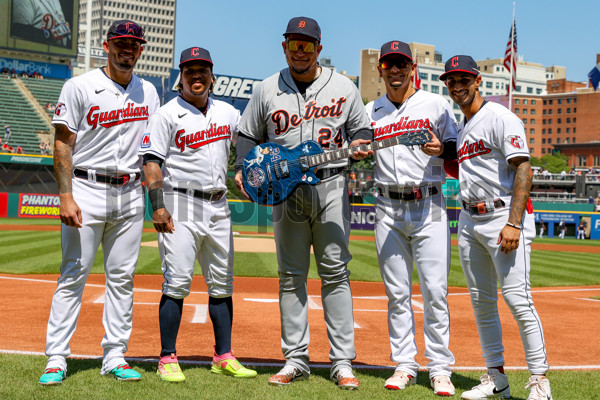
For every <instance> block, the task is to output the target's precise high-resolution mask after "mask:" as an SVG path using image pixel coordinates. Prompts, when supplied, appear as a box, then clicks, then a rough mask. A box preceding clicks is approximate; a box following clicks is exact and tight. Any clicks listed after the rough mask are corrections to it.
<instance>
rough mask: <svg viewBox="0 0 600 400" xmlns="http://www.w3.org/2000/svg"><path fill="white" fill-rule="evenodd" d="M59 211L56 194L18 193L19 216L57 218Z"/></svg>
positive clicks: (58, 201) (58, 199)
mask: <svg viewBox="0 0 600 400" xmlns="http://www.w3.org/2000/svg"><path fill="white" fill-rule="evenodd" d="M59 212H60V198H59V197H58V195H57V194H33V193H21V194H19V211H18V216H19V218H58V214H59Z"/></svg>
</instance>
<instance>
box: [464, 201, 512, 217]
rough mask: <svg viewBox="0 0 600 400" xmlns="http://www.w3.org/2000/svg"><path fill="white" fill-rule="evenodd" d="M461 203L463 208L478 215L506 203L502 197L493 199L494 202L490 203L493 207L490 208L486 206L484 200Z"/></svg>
mask: <svg viewBox="0 0 600 400" xmlns="http://www.w3.org/2000/svg"><path fill="white" fill-rule="evenodd" d="M462 204H463V208H464V209H465V210H467V211H469V212H470V213H471V214H478V215H482V214H487V213H489V212H491V211H494V210H495V209H496V208H502V207H504V206H505V205H506V204H505V203H504V201H503V200H502V199H496V200H494V203H493V204H492V205H493V208H491V209H490V208H488V206H487V204H488V203H487V202H486V201H480V202H477V203H467V202H465V201H463V202H462Z"/></svg>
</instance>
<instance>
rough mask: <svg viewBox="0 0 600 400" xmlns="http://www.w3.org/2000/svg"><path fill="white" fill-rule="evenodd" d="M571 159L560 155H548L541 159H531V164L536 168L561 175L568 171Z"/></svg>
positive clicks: (557, 153)
mask: <svg viewBox="0 0 600 400" xmlns="http://www.w3.org/2000/svg"><path fill="white" fill-rule="evenodd" d="M568 161H569V158H568V157H567V156H566V155H564V154H562V153H560V152H556V153H554V154H546V155H544V156H542V158H541V159H539V158H537V157H531V159H530V160H529V162H530V163H531V165H532V166H534V167H542V168H544V169H545V170H547V171H548V172H550V173H552V174H560V173H561V172H562V171H563V170H565V171H566V170H568Z"/></svg>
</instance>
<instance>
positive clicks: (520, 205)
mask: <svg viewBox="0 0 600 400" xmlns="http://www.w3.org/2000/svg"><path fill="white" fill-rule="evenodd" d="M511 166H513V168H514V167H516V170H517V171H516V173H515V182H514V184H513V198H512V204H511V207H510V215H509V217H508V221H509V222H511V223H513V224H515V225H520V224H521V220H522V219H523V212H525V207H527V200H528V199H529V192H530V191H531V182H532V180H533V172H532V171H531V164H529V161H518V160H515V162H512V160H511Z"/></svg>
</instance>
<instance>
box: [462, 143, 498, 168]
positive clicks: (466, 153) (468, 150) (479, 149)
mask: <svg viewBox="0 0 600 400" xmlns="http://www.w3.org/2000/svg"><path fill="white" fill-rule="evenodd" d="M491 151H492V149H490V148H488V147H485V144H484V143H483V140H481V139H480V140H479V141H478V142H473V143H469V141H468V140H465V142H464V143H463V145H462V146H461V148H460V149H458V162H459V163H461V162H463V161H464V160H468V159H469V158H473V157H478V156H481V155H484V154H488V153H490V152H491Z"/></svg>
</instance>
